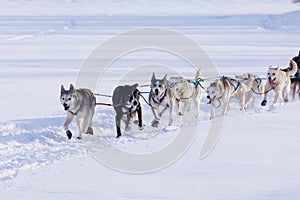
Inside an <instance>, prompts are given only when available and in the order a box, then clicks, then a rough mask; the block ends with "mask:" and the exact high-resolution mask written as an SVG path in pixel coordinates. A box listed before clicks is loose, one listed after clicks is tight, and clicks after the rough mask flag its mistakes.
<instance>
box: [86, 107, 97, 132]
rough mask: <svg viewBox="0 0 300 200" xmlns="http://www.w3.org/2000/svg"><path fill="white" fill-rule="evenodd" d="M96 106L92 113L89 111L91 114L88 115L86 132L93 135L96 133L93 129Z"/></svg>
mask: <svg viewBox="0 0 300 200" xmlns="http://www.w3.org/2000/svg"><path fill="white" fill-rule="evenodd" d="M94 109H95V108H93V109H92V110H91V111H90V113H89V116H88V128H87V131H86V132H85V133H86V134H90V135H93V134H94V131H93V128H92V124H93V117H94V113H95V110H94Z"/></svg>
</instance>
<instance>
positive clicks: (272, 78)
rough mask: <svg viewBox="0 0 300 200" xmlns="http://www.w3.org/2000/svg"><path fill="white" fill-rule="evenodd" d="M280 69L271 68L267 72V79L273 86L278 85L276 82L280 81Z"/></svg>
mask: <svg viewBox="0 0 300 200" xmlns="http://www.w3.org/2000/svg"><path fill="white" fill-rule="evenodd" d="M279 70H280V69H279V67H278V66H277V67H273V66H270V67H269V70H268V72H267V79H268V81H269V83H270V84H271V85H275V84H276V80H277V79H278V74H279Z"/></svg>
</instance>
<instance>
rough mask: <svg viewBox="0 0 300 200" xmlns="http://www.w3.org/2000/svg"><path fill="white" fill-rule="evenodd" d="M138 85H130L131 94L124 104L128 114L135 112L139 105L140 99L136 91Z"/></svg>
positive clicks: (138, 92)
mask: <svg viewBox="0 0 300 200" xmlns="http://www.w3.org/2000/svg"><path fill="white" fill-rule="evenodd" d="M137 86H138V84H134V85H132V86H131V87H132V90H131V91H132V94H131V95H130V97H129V99H128V101H127V103H126V108H127V109H128V110H129V111H130V112H135V111H136V109H137V107H138V105H139V99H140V91H139V90H138V89H137Z"/></svg>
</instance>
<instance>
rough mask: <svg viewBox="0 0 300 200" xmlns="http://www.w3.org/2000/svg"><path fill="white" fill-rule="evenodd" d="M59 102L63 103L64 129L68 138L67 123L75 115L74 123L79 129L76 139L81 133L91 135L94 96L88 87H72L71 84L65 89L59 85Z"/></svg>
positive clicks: (70, 134) (80, 136)
mask: <svg viewBox="0 0 300 200" xmlns="http://www.w3.org/2000/svg"><path fill="white" fill-rule="evenodd" d="M60 102H61V104H62V105H63V107H64V109H65V111H66V114H67V118H66V121H65V123H64V126H63V127H64V129H65V131H66V134H67V136H68V138H69V139H71V138H72V132H71V131H70V130H69V124H70V123H71V121H72V120H73V118H74V117H76V123H77V126H78V129H79V135H78V137H77V139H82V134H84V133H86V134H91V135H93V129H92V121H93V116H94V113H95V105H96V97H95V96H94V95H93V93H92V92H91V91H90V90H89V89H76V90H75V89H74V86H73V85H72V84H71V85H70V89H69V90H66V89H65V88H64V86H63V85H62V86H61V91H60Z"/></svg>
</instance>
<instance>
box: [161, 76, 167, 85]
mask: <svg viewBox="0 0 300 200" xmlns="http://www.w3.org/2000/svg"><path fill="white" fill-rule="evenodd" d="M162 80H163V82H164V83H166V82H167V74H166V75H165V76H164V77H163V79H162Z"/></svg>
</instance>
